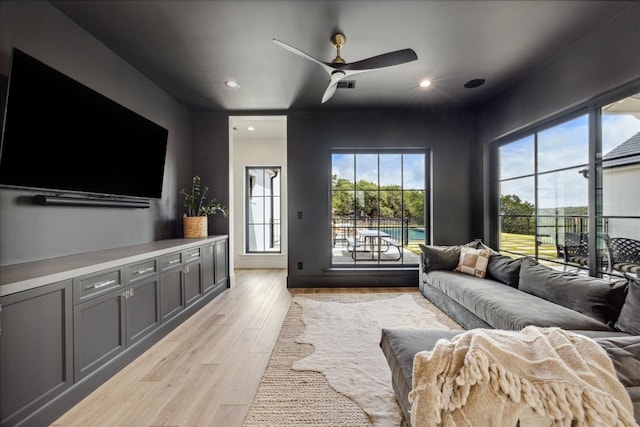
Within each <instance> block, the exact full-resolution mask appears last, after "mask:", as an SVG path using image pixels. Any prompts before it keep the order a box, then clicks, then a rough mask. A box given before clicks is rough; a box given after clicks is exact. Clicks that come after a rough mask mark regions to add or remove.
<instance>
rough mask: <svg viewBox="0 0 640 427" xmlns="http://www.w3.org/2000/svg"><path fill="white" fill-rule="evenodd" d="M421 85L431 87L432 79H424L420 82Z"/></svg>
mask: <svg viewBox="0 0 640 427" xmlns="http://www.w3.org/2000/svg"><path fill="white" fill-rule="evenodd" d="M419 86H420V87H421V88H425V87H429V86H431V80H429V79H424V80H422V81H421V82H420V84H419Z"/></svg>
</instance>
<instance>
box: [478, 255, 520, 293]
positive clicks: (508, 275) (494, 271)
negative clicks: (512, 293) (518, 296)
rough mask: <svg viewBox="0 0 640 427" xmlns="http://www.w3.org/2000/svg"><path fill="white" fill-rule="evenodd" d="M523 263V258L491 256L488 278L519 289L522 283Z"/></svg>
mask: <svg viewBox="0 0 640 427" xmlns="http://www.w3.org/2000/svg"><path fill="white" fill-rule="evenodd" d="M521 262H522V258H518V259H513V258H509V257H508V256H506V255H491V258H489V265H488V266H487V275H486V278H487V279H492V280H496V281H498V282H500V283H504V284H505V285H508V286H511V287H512V288H517V287H518V282H519V281H520V263H521Z"/></svg>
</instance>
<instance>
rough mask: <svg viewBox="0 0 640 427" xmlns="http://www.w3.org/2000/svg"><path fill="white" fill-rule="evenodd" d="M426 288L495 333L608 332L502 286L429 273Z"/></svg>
mask: <svg viewBox="0 0 640 427" xmlns="http://www.w3.org/2000/svg"><path fill="white" fill-rule="evenodd" d="M424 277H425V280H426V286H434V287H435V288H436V289H438V290H440V291H441V292H443V293H444V294H446V295H447V296H449V297H450V298H452V299H453V300H454V301H456V302H457V303H458V304H460V305H462V306H463V307H465V308H466V309H467V310H469V311H471V312H473V313H474V314H475V315H476V316H478V317H479V318H480V319H482V320H483V321H485V322H486V323H488V324H489V325H491V327H493V328H496V329H510V330H519V329H522V328H524V327H525V326H528V325H535V326H540V327H544V326H557V327H560V328H564V329H577V330H580V329H590V330H599V331H609V330H611V328H609V327H608V326H607V325H606V324H604V323H602V322H599V321H598V320H596V319H593V318H591V317H589V316H586V315H584V314H582V313H579V312H577V311H575V310H571V309H569V308H567V307H563V306H561V305H558V304H555V303H553V302H550V301H547V300H545V299H543V298H539V297H537V296H535V295H532V294H528V293H526V292H522V291H520V290H518V289H516V288H512V287H510V286H505V285H504V284H503V283H500V282H496V281H494V280H488V279H480V278H477V277H473V276H469V275H466V274H461V273H457V272H455V271H430V272H429V273H427V274H425V275H424Z"/></svg>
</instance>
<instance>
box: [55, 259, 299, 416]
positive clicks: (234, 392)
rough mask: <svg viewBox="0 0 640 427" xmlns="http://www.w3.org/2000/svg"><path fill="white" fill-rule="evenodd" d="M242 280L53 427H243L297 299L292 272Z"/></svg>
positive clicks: (247, 275)
mask: <svg viewBox="0 0 640 427" xmlns="http://www.w3.org/2000/svg"><path fill="white" fill-rule="evenodd" d="M235 273H236V280H235V284H234V286H232V287H231V288H230V289H227V290H226V291H224V292H223V293H222V294H221V295H219V296H218V297H216V298H215V299H214V300H213V301H211V302H210V303H209V304H207V305H206V306H205V307H203V308H202V309H201V310H199V311H198V312H197V313H195V314H194V315H193V316H191V317H190V318H189V319H187V320H186V321H185V322H184V323H182V324H181V325H180V326H178V327H177V328H176V329H174V330H173V331H172V332H171V333H169V334H168V335H167V336H166V337H164V338H163V339H162V340H161V341H159V342H158V343H156V344H155V345H154V346H153V347H151V348H150V349H149V350H147V351H146V352H145V353H144V354H142V355H141V356H140V357H138V358H137V359H136V360H135V361H133V362H132V363H131V364H129V365H128V366H127V367H125V368H124V369H123V370H121V371H120V372H119V373H118V374H116V375H115V376H114V377H112V378H111V379H110V380H109V381H107V382H106V383H104V384H103V385H102V386H100V387H99V388H98V389H96V390H95V391H94V392H93V393H91V394H90V395H89V396H87V397H86V398H85V399H84V400H83V401H81V402H80V403H79V404H77V405H76V406H74V407H73V408H72V409H71V410H69V411H68V412H67V413H66V414H64V415H63V416H62V417H60V418H59V419H58V420H56V421H55V422H54V423H53V424H52V425H53V426H60V427H62V426H78V427H80V426H82V427H87V426H91V427H97V426H105V427H106V426H109V427H116V426H132V427H133V426H135V427H147V426H165V427H168V426H179V427H185V426H194V427H196V426H197V427H208V426H224V427H233V426H240V425H242V421H243V419H244V417H245V415H246V413H247V411H248V410H249V406H250V405H251V402H252V400H253V396H254V394H255V392H256V389H257V387H258V384H259V382H260V379H261V378H262V375H263V374H264V370H265V368H266V365H267V361H268V360H269V357H270V356H271V351H272V350H273V346H274V344H275V342H276V340H277V338H278V334H279V332H280V328H281V326H282V321H283V319H284V316H285V315H286V313H287V310H288V308H289V303H290V301H291V295H292V294H291V293H290V292H289V290H287V288H286V271H285V270H236V272H235Z"/></svg>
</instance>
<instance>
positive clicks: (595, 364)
mask: <svg viewBox="0 0 640 427" xmlns="http://www.w3.org/2000/svg"><path fill="white" fill-rule="evenodd" d="M409 401H410V402H412V406H411V422H412V424H413V426H414V427H422V426H437V425H443V426H509V427H512V426H515V425H516V423H517V422H518V421H520V426H521V427H528V426H535V427H539V426H567V427H569V426H593V427H596V426H597V427H601V426H635V425H636V423H635V420H634V418H633V406H632V404H631V399H630V397H629V395H628V394H627V392H626V390H625V389H624V386H623V385H622V384H621V383H620V381H619V380H618V378H617V377H616V373H615V370H614V368H613V363H612V362H611V360H610V359H609V358H608V357H607V355H606V353H605V351H604V350H603V349H602V348H601V347H600V346H599V345H598V344H597V343H595V342H594V341H593V340H591V339H590V338H587V337H585V336H582V335H578V334H574V333H570V332H567V331H564V330H562V329H559V328H538V327H534V326H529V327H526V328H524V329H523V330H522V331H519V332H517V331H501V330H488V329H475V330H470V331H467V332H464V333H462V334H460V335H457V336H456V337H454V338H452V339H451V340H445V339H442V340H439V341H438V342H437V343H436V345H435V346H434V348H433V350H432V351H423V352H420V353H418V354H416V356H415V358H414V362H413V390H412V391H411V392H410V393H409ZM572 422H573V424H572Z"/></svg>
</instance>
